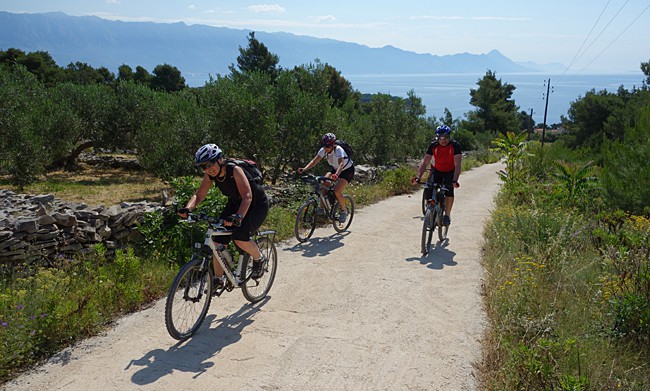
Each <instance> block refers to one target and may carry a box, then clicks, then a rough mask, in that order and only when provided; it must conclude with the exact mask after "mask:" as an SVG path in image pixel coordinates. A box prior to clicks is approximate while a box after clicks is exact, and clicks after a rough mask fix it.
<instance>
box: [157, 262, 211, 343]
mask: <svg viewBox="0 0 650 391" xmlns="http://www.w3.org/2000/svg"><path fill="white" fill-rule="evenodd" d="M199 266H200V263H198V262H197V263H195V264H194V265H192V266H190V267H188V268H187V270H185V272H184V273H183V274H182V275H180V276H179V277H177V280H176V281H174V284H173V285H172V288H171V289H173V291H171V292H170V294H169V296H168V298H167V311H166V315H167V316H166V320H167V330H168V331H169V333H170V335H171V336H172V337H174V338H176V339H184V338H187V337H189V336H191V335H192V334H194V333H195V332H196V330H197V329H198V328H199V326H200V325H201V323H202V322H203V319H204V318H205V314H206V312H207V310H208V307H209V305H210V299H211V296H210V293H211V289H212V281H210V273H208V272H206V271H200V270H199Z"/></svg>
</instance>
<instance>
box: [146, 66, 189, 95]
mask: <svg viewBox="0 0 650 391" xmlns="http://www.w3.org/2000/svg"><path fill="white" fill-rule="evenodd" d="M153 74H154V76H153V77H152V78H151V88H153V89H155V90H162V91H167V92H176V91H180V90H182V89H183V88H185V78H184V77H183V76H181V71H179V70H178V68H176V67H175V66H172V65H169V64H163V65H158V66H157V67H155V68H154V69H153Z"/></svg>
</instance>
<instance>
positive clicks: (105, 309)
mask: <svg viewBox="0 0 650 391" xmlns="http://www.w3.org/2000/svg"><path fill="white" fill-rule="evenodd" d="M175 272H176V270H175V267H173V266H172V265H170V264H168V263H160V262H158V261H157V260H155V259H143V258H140V257H137V256H136V255H135V254H134V252H133V250H130V249H129V250H125V251H118V252H117V255H116V256H115V257H114V258H113V259H108V258H107V257H105V255H104V251H103V247H102V246H97V248H96V252H95V254H93V255H88V256H85V257H80V258H78V259H77V260H76V261H65V262H61V264H60V265H59V266H58V267H52V268H39V269H37V270H34V271H32V272H31V273H23V274H22V275H23V276H3V278H2V280H1V281H0V382H2V381H5V380H7V379H9V378H11V377H12V376H13V375H14V374H15V373H16V371H19V370H20V369H22V368H25V367H28V366H30V365H32V364H34V363H36V362H38V361H39V360H41V359H43V358H46V357H48V356H49V355H51V354H53V353H55V352H57V351H59V350H60V349H62V348H63V347H65V346H68V345H69V344H72V343H74V342H75V341H78V340H80V339H82V338H85V337H88V336H90V335H93V334H95V333H97V332H98V331H100V330H102V329H103V328H104V327H105V326H106V325H107V324H109V323H110V322H111V321H113V320H114V319H115V318H116V317H118V316H120V315H123V314H126V313H129V312H133V311H136V310H138V309H140V308H141V307H142V306H143V305H145V304H147V303H150V302H151V301H153V300H156V299H158V298H159V297H161V296H162V295H163V294H164V293H165V291H166V289H167V286H168V285H169V282H170V281H171V280H172V279H173V277H174V274H175Z"/></svg>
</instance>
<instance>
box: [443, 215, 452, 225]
mask: <svg viewBox="0 0 650 391" xmlns="http://www.w3.org/2000/svg"><path fill="white" fill-rule="evenodd" d="M442 223H443V224H444V225H447V226H449V225H451V217H449V216H444V217H443V218H442Z"/></svg>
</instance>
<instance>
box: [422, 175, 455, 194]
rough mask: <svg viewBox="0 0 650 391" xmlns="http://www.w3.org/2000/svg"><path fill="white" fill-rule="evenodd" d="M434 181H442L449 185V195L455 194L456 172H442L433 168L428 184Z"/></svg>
mask: <svg viewBox="0 0 650 391" xmlns="http://www.w3.org/2000/svg"><path fill="white" fill-rule="evenodd" d="M434 183H441V184H443V185H447V189H448V191H447V197H453V196H454V172H453V171H449V172H440V171H438V170H436V169H434V170H433V172H432V173H431V175H429V180H428V181H427V184H428V185H433V184H434Z"/></svg>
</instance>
